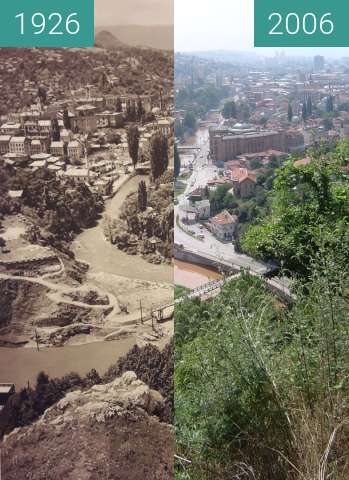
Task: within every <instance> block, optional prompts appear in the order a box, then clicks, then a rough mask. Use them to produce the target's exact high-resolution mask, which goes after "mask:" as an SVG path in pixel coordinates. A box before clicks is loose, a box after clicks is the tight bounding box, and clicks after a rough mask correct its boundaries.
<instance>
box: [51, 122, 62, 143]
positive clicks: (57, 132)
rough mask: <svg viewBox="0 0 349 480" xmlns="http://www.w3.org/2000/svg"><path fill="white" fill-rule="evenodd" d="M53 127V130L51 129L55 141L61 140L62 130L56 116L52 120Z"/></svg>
mask: <svg viewBox="0 0 349 480" xmlns="http://www.w3.org/2000/svg"><path fill="white" fill-rule="evenodd" d="M51 129H52V131H51V137H52V141H53V142H59V140H60V139H61V132H60V129H59V124H58V120H57V118H54V119H53V120H52V126H51Z"/></svg>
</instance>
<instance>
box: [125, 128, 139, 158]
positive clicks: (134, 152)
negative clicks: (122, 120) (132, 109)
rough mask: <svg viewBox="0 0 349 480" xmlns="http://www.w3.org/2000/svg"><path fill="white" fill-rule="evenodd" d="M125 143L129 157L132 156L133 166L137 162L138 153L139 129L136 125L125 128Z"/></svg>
mask: <svg viewBox="0 0 349 480" xmlns="http://www.w3.org/2000/svg"><path fill="white" fill-rule="evenodd" d="M127 143H128V151H129V154H130V157H131V158H132V163H133V166H134V167H135V166H136V165H137V162H138V153H139V130H138V127H137V126H136V125H131V126H130V127H129V128H128V130H127Z"/></svg>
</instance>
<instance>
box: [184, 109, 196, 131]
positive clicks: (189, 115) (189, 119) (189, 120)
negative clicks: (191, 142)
mask: <svg viewBox="0 0 349 480" xmlns="http://www.w3.org/2000/svg"><path fill="white" fill-rule="evenodd" d="M183 125H184V127H185V128H186V129H188V130H190V131H191V132H195V131H196V128H197V125H196V117H195V115H194V113H193V112H186V114H185V116H184V120H183Z"/></svg>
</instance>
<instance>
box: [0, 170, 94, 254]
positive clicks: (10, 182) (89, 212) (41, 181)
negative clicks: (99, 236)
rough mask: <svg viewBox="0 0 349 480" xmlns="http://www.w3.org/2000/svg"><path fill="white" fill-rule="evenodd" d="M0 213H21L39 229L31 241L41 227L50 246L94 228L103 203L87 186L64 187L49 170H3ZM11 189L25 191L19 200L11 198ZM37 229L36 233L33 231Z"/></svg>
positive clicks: (1, 171)
mask: <svg viewBox="0 0 349 480" xmlns="http://www.w3.org/2000/svg"><path fill="white" fill-rule="evenodd" d="M0 179H1V187H0V188H1V189H0V214H3V215H6V214H11V213H12V214H13V213H19V212H22V213H23V214H24V215H25V216H27V217H28V218H31V220H32V221H33V224H34V225H35V226H37V227H38V228H37V229H36V230H35V229H33V231H32V232H31V236H32V238H31V240H32V241H35V240H37V239H38V237H39V236H40V228H41V229H42V230H44V231H45V232H46V233H48V235H46V237H47V238H49V239H50V241H51V243H52V242H53V243H55V244H59V242H60V241H62V240H65V241H69V240H71V239H72V237H73V235H74V234H75V233H77V232H79V231H80V230H81V229H82V228H86V227H89V226H91V225H93V223H94V222H95V220H96V219H97V217H98V215H99V213H100V212H101V210H102V208H103V201H102V199H101V198H99V197H98V196H96V195H94V194H93V193H92V192H91V191H90V190H89V188H88V187H87V186H86V185H84V184H79V185H74V184H70V183H69V182H67V183H65V184H62V183H61V182H60V181H58V180H57V179H56V178H55V176H54V174H52V173H51V172H49V171H48V170H46V169H40V170H37V171H35V172H32V171H29V170H19V169H17V170H11V169H8V168H6V167H1V168H0ZM9 190H23V195H22V198H21V199H20V200H17V199H16V200H13V199H11V198H9V196H8V191H9ZM34 230H35V231H34Z"/></svg>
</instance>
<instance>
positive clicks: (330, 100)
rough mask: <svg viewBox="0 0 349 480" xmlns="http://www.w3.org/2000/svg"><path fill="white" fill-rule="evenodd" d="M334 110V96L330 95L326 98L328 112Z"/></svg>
mask: <svg viewBox="0 0 349 480" xmlns="http://www.w3.org/2000/svg"><path fill="white" fill-rule="evenodd" d="M333 111H334V104H333V96H332V95H329V96H328V97H327V100H326V112H327V113H331V112H333Z"/></svg>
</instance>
